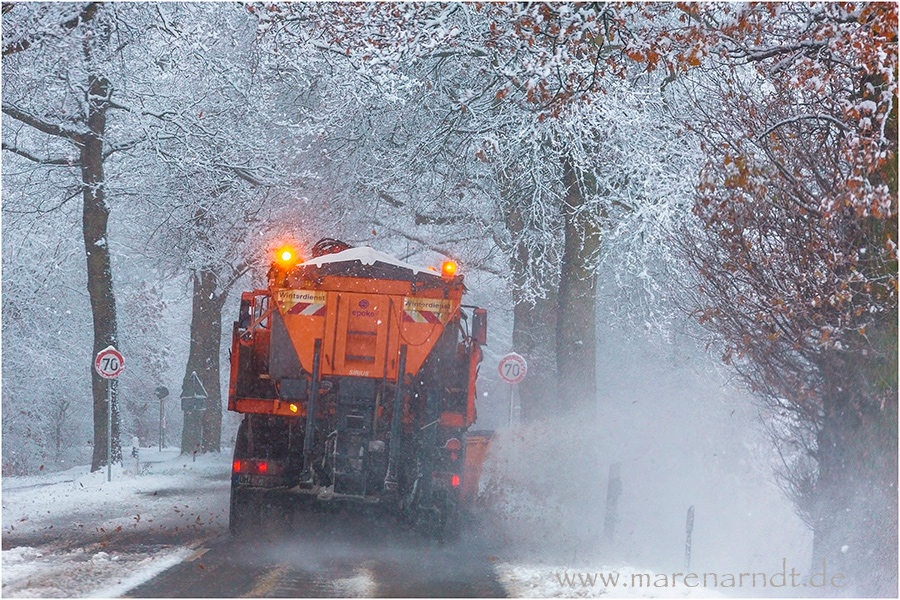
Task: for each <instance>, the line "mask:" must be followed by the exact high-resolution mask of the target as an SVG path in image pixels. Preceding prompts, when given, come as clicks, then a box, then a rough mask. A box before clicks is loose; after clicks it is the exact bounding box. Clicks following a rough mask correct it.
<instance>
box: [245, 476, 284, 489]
mask: <svg viewBox="0 0 900 600" xmlns="http://www.w3.org/2000/svg"><path fill="white" fill-rule="evenodd" d="M237 478H238V480H237V483H238V485H249V486H253V487H275V486H277V485H279V484H280V483H281V481H280V479H281V478H280V477H267V476H265V475H251V474H249V473H241V474H239V475H238V476H237Z"/></svg>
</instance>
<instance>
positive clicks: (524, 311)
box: [504, 191, 558, 422]
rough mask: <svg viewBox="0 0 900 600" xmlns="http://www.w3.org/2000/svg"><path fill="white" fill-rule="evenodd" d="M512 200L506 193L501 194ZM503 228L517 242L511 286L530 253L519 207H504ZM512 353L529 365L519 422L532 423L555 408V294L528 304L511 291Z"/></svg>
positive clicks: (521, 276) (518, 278)
mask: <svg viewBox="0 0 900 600" xmlns="http://www.w3.org/2000/svg"><path fill="white" fill-rule="evenodd" d="M504 195H505V196H507V197H511V196H512V194H510V193H509V192H508V191H507V193H506V194H504ZM507 207H508V208H507V211H506V227H507V229H508V230H509V232H510V233H511V234H512V236H513V239H518V241H517V242H516V245H515V246H514V248H513V249H512V252H511V253H510V267H511V270H512V273H513V281H514V282H522V281H525V280H526V278H527V275H526V273H527V270H528V266H529V263H530V259H531V256H530V253H529V251H528V247H527V246H526V244H525V242H524V241H522V240H521V235H522V233H523V232H524V230H525V222H524V220H523V218H522V214H521V211H522V205H521V204H520V203H518V202H515V201H514V200H510V201H509V202H508V203H507ZM512 296H513V335H512V337H513V351H515V352H517V353H519V354H521V355H522V356H523V357H524V358H525V360H526V361H527V362H528V375H527V377H528V382H527V384H526V385H520V386H519V390H518V391H519V400H520V403H521V407H522V413H521V414H522V420H523V421H525V422H533V421H535V420H538V419H540V418H542V417H545V416H548V415H550V414H553V412H555V410H556V409H557V408H558V396H557V394H556V357H555V352H556V292H555V290H549V291H548V293H547V296H546V297H544V298H538V299H537V300H535V301H534V302H531V301H530V300H529V299H528V298H527V297H526V294H525V293H524V291H523V290H521V289H519V288H517V287H515V286H514V287H513V291H512Z"/></svg>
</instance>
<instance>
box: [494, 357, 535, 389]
mask: <svg viewBox="0 0 900 600" xmlns="http://www.w3.org/2000/svg"><path fill="white" fill-rule="evenodd" d="M497 371H498V372H499V373H500V378H501V379H502V380H503V381H505V382H506V383H519V382H520V381H522V380H523V379H525V374H526V373H527V372H528V363H526V362H525V359H524V358H523V357H522V356H521V355H519V354H516V353H515V352H510V353H509V354H507V355H506V356H504V357H503V358H501V359H500V364H499V365H497Z"/></svg>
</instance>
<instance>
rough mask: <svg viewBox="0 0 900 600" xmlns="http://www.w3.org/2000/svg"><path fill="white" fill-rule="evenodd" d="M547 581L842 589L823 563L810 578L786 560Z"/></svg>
mask: <svg viewBox="0 0 900 600" xmlns="http://www.w3.org/2000/svg"><path fill="white" fill-rule="evenodd" d="M551 578H555V579H556V581H558V582H559V586H560V587H572V588H575V587H604V588H615V587H620V588H629V587H630V588H654V587H656V588H670V587H689V588H695V587H704V588H717V587H720V588H763V587H773V588H784V587H791V588H801V587H807V588H809V587H811V588H824V587H826V586H833V587H844V585H845V582H844V574H843V573H836V572H829V571H828V568H827V564H826V562H825V560H823V561H822V570H821V571H816V572H815V573H813V574H812V575H804V574H803V573H801V572H798V571H797V570H796V569H794V567H791V570H790V571H788V567H787V559H786V558H783V559H781V570H780V571H774V572H768V573H766V572H762V571H759V572H756V573H721V572H719V573H714V572H709V573H640V572H637V573H634V572H632V573H627V574H623V573H620V572H618V571H605V572H584V571H581V572H569V571H565V572H563V573H553V574H552V575H551Z"/></svg>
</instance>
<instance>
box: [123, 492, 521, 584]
mask: <svg viewBox="0 0 900 600" xmlns="http://www.w3.org/2000/svg"><path fill="white" fill-rule="evenodd" d="M273 521H274V520H273ZM288 521H289V522H288ZM496 546H497V545H496V543H495V542H493V541H492V540H490V539H488V538H487V537H486V536H484V535H483V534H482V532H481V531H479V528H478V527H477V526H476V527H471V528H469V529H468V530H464V531H463V532H462V534H461V535H460V536H459V538H458V539H457V540H455V541H452V542H438V541H437V540H433V539H429V538H428V537H426V536H424V535H423V534H422V533H420V532H417V531H415V530H410V529H407V528H404V527H402V526H400V525H399V524H397V523H396V521H395V520H394V519H393V518H391V517H389V516H386V515H383V514H378V513H368V514H366V513H361V512H359V511H357V510H347V509H341V510H339V511H336V512H325V513H319V512H314V513H302V514H300V515H294V516H293V517H292V518H290V519H289V520H285V521H281V522H275V523H273V524H272V525H271V526H269V527H267V528H265V529H263V530H261V531H259V532H258V534H254V535H252V536H245V537H242V538H233V537H232V536H231V535H229V534H227V533H222V534H220V535H218V536H216V537H214V538H211V539H208V540H206V541H205V542H204V543H202V544H201V545H200V546H198V547H197V549H196V551H195V552H194V553H193V554H192V555H191V556H189V557H187V558H186V559H185V560H184V561H182V562H181V563H179V564H178V565H176V566H174V567H172V568H170V569H169V570H167V571H165V572H163V573H162V574H160V575H159V576H157V577H156V578H154V579H152V580H151V581H148V582H147V583H145V584H143V585H140V586H139V587H137V588H134V589H132V590H131V591H130V592H129V593H128V594H127V596H128V597H157V598H192V597H207V598H224V597H230V598H239V597H267V598H288V597H301V598H302V597H339V598H340V597H395V598H398V597H399V598H403V597H503V596H505V590H504V588H503V586H502V585H501V584H500V583H499V581H498V580H497V578H496V575H495V573H494V569H493V561H495V560H496V558H495V556H494V552H495V551H496Z"/></svg>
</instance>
